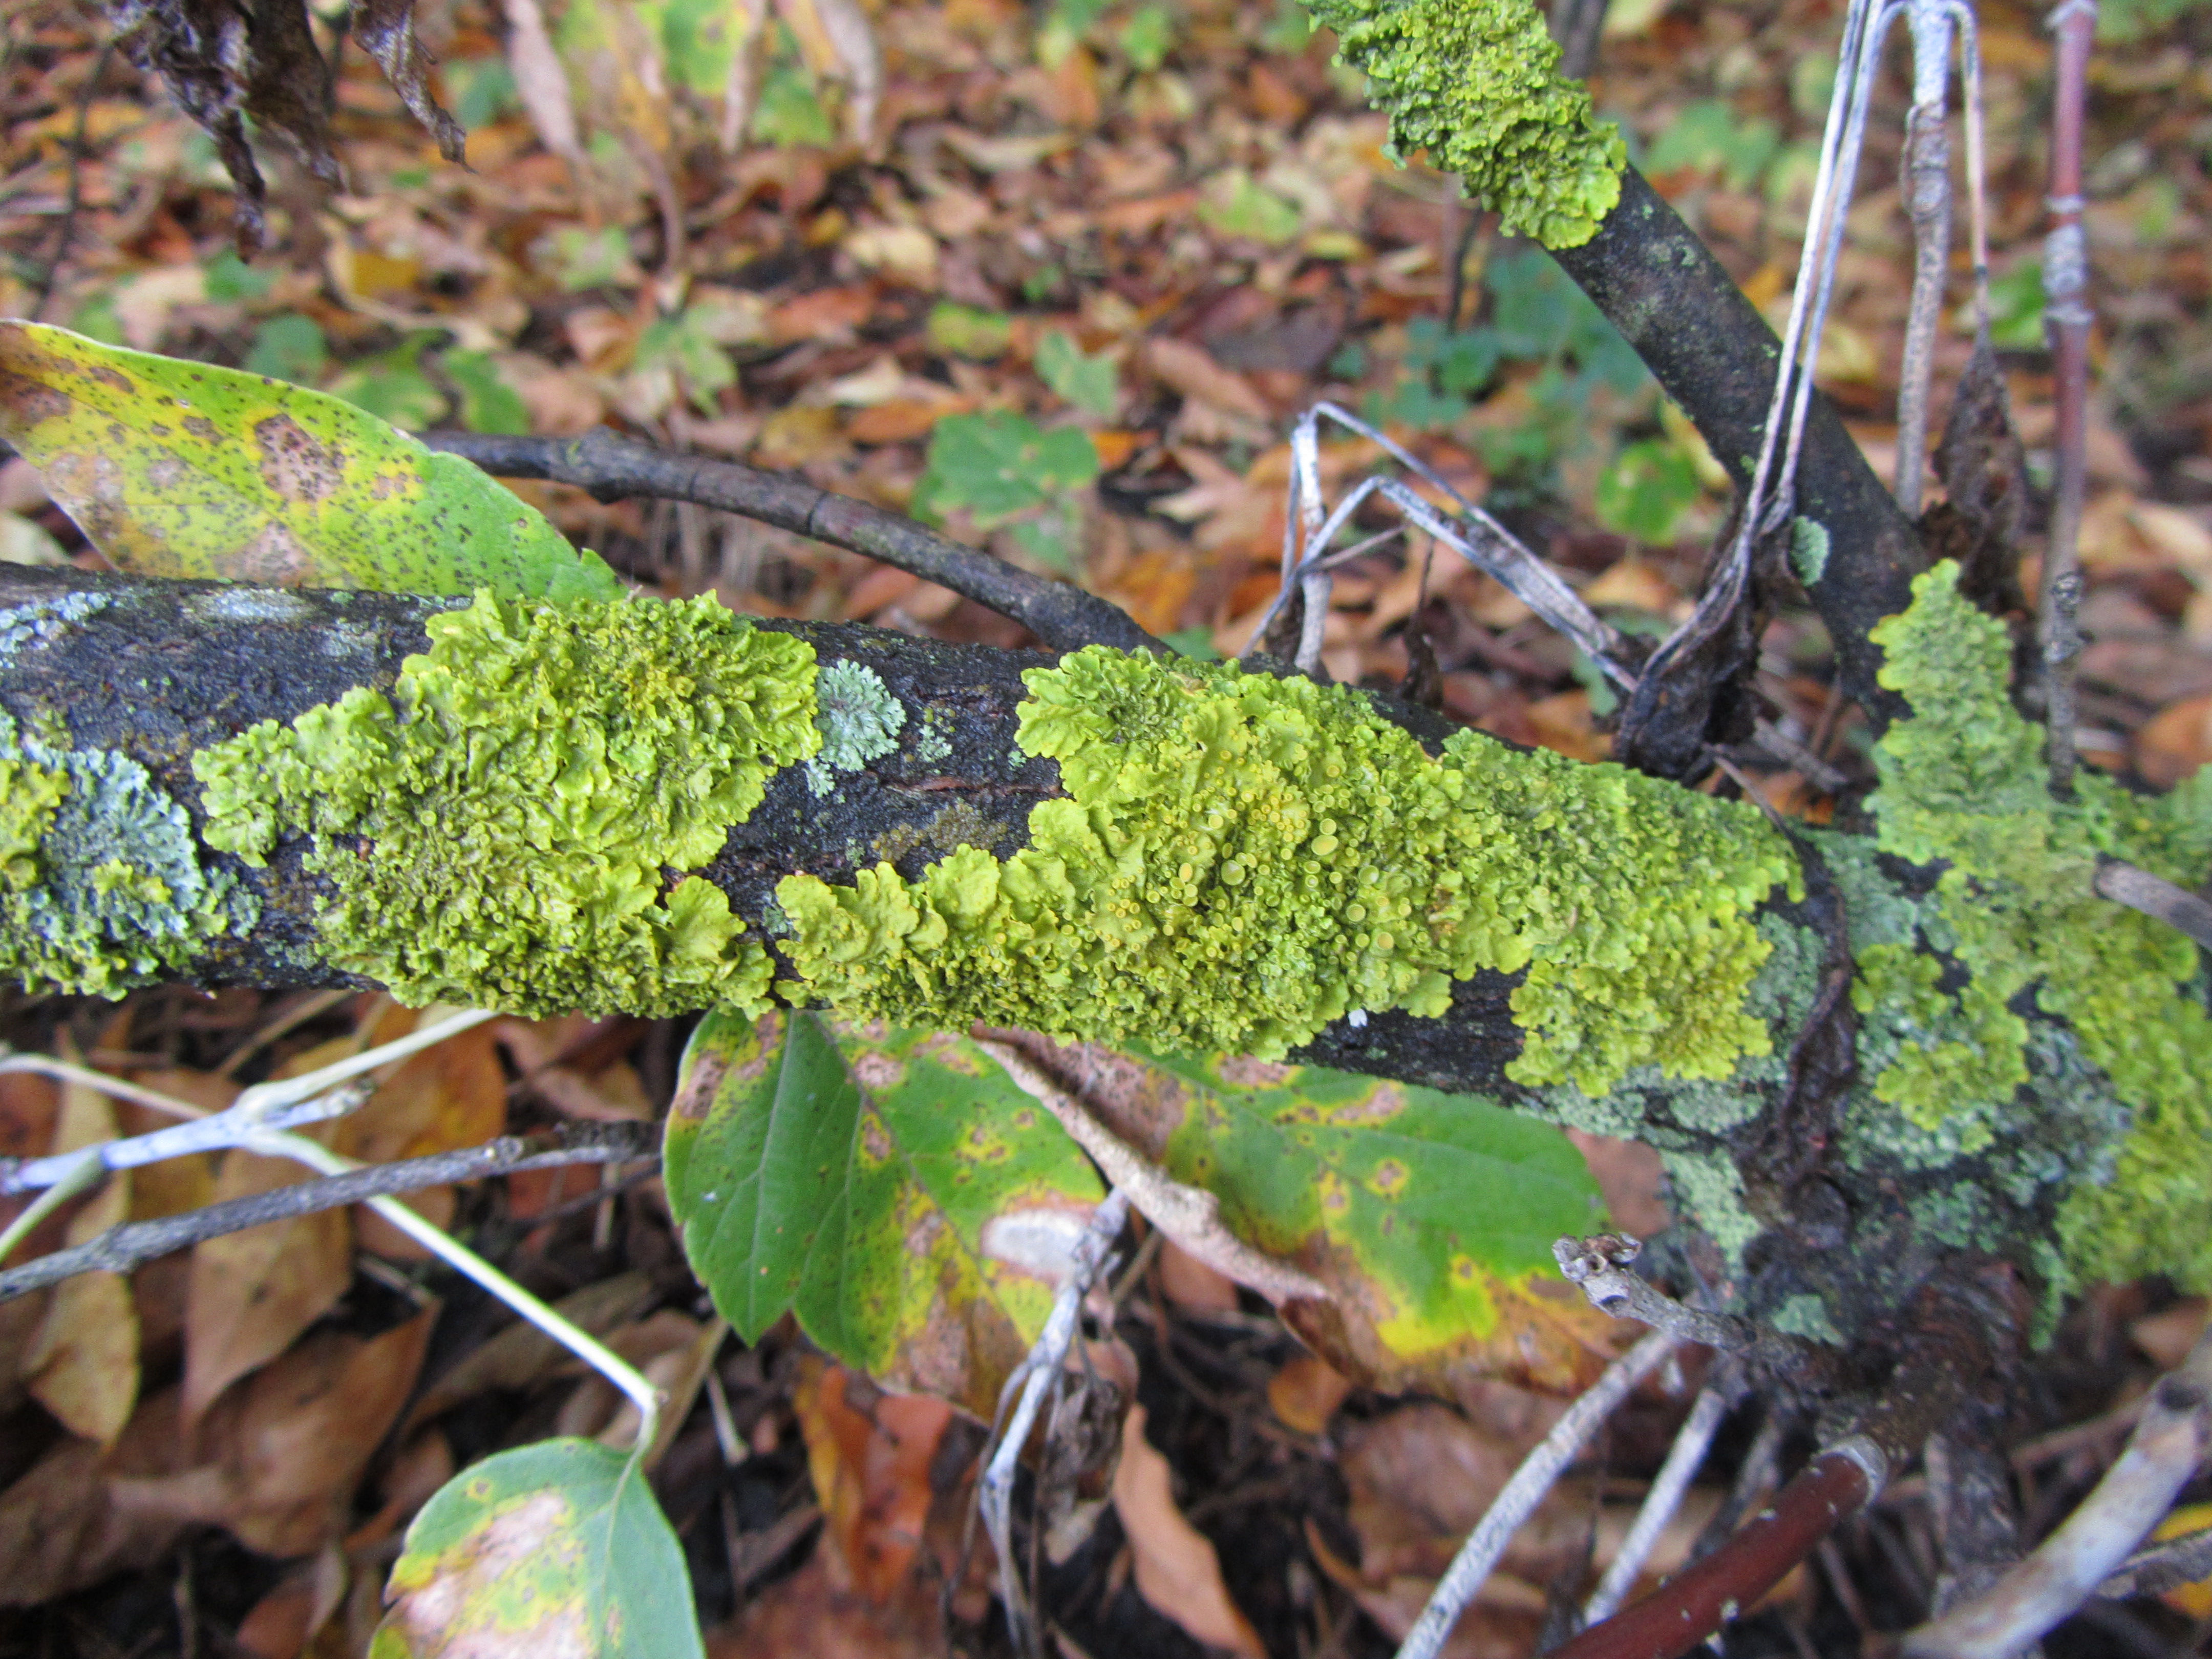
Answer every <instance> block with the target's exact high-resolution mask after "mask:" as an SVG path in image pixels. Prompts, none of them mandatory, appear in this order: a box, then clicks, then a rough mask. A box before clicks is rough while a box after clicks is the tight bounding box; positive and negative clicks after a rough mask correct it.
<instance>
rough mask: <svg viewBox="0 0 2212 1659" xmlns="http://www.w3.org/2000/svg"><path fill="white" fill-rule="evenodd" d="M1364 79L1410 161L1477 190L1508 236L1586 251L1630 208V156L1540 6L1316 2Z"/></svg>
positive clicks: (1310, 3)
mask: <svg viewBox="0 0 2212 1659" xmlns="http://www.w3.org/2000/svg"><path fill="white" fill-rule="evenodd" d="M1307 9H1308V10H1309V11H1310V12H1311V13H1312V14H1313V15H1314V17H1315V20H1316V21H1318V22H1321V23H1322V24H1325V25H1326V26H1327V27H1330V28H1332V29H1334V30H1335V31H1336V34H1337V41H1338V56H1339V57H1340V58H1341V59H1342V60H1343V61H1344V62H1346V63H1347V64H1351V65H1352V67H1353V68H1355V69H1358V70H1362V71H1364V73H1365V75H1366V76H1367V78H1368V82H1369V90H1368V96H1369V98H1370V100H1372V101H1373V102H1374V104H1375V105H1376V107H1377V108H1379V109H1382V110H1383V111H1385V112H1388V113H1389V117H1390V139H1391V143H1393V145H1395V147H1396V149H1398V150H1400V151H1401V153H1404V154H1407V155H1411V154H1413V152H1415V151H1417V150H1426V151H1427V152H1428V153H1429V160H1430V161H1431V164H1433V165H1434V166H1436V167H1441V168H1443V170H1444V171H1446V172H1448V173H1458V174H1459V175H1460V176H1461V177H1462V178H1463V179H1466V180H1467V184H1468V189H1469V190H1470V191H1473V192H1474V195H1475V196H1476V197H1478V198H1480V200H1481V202H1482V204H1483V205H1485V206H1486V207H1490V208H1495V209H1496V210H1498V215H1499V216H1500V218H1501V219H1502V221H1503V222H1504V228H1505V229H1507V230H1509V231H1511V232H1514V233H1516V234H1520V235H1523V236H1530V237H1534V239H1535V240H1537V241H1539V242H1541V243H1542V244H1543V245H1544V246H1546V247H1548V248H1566V247H1579V246H1581V245H1582V244H1583V243H1584V242H1587V241H1588V240H1589V239H1590V238H1591V237H1592V236H1594V235H1595V234H1596V233H1597V227H1598V222H1599V221H1601V220H1602V219H1603V218H1604V217H1605V216H1606V215H1607V214H1608V213H1610V212H1612V211H1613V207H1614V205H1615V204H1617V203H1619V201H1620V173H1621V169H1622V167H1625V166H1626V165H1627V150H1626V147H1625V146H1624V145H1623V143H1622V142H1621V137H1620V130H1619V129H1618V128H1617V127H1615V126H1614V125H1613V123H1612V122H1610V121H1601V120H1599V119H1597V118H1596V117H1595V115H1593V114H1592V113H1591V111H1590V100H1589V88H1586V87H1583V86H1582V85H1580V84H1579V83H1577V82H1571V81H1568V80H1565V79H1564V78H1563V77H1562V76H1560V74H1559V46H1557V45H1556V44H1555V43H1554V42H1553V39H1552V36H1551V32H1550V31H1549V29H1547V27H1545V23H1544V18H1543V15H1542V14H1541V12H1540V11H1538V10H1537V9H1536V8H1535V6H1534V4H1532V3H1531V0H1307Z"/></svg>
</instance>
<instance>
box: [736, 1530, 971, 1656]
mask: <svg viewBox="0 0 2212 1659" xmlns="http://www.w3.org/2000/svg"><path fill="white" fill-rule="evenodd" d="M946 1652H947V1649H946V1647H945V1635H944V1624H943V1620H941V1619H940V1618H939V1615H938V1611H937V1595H936V1592H935V1591H934V1590H933V1589H930V1588H929V1587H928V1586H927V1585H924V1584H922V1583H919V1582H917V1581H915V1580H914V1579H908V1580H905V1581H903V1582H902V1585H901V1587H900V1590H899V1594H898V1595H896V1597H895V1598H894V1599H893V1600H891V1601H889V1602H888V1603H884V1602H877V1601H870V1600H869V1599H868V1598H867V1597H866V1596H865V1595H860V1594H859V1593H858V1592H857V1591H854V1590H850V1589H839V1588H838V1587H837V1585H836V1583H835V1580H834V1577H833V1574H832V1571H831V1569H830V1565H829V1559H828V1556H827V1553H826V1552H823V1551H819V1550H817V1552H815V1553H814V1554H813V1556H812V1557H811V1558H810V1559H808V1561H807V1563H806V1565H805V1566H803V1567H801V1568H800V1569H799V1571H797V1572H795V1573H793V1574H792V1576H791V1577H788V1578H783V1579H779V1580H778V1581H777V1582H776V1583H773V1584H771V1585H769V1587H768V1588H767V1589H763V1590H762V1591H761V1592H760V1593H759V1594H758V1595H755V1596H753V1597H752V1598H751V1599H750V1601H747V1602H746V1604H745V1610H744V1613H743V1614H742V1615H741V1616H739V1617H738V1618H737V1619H736V1620H732V1622H731V1623H729V1624H727V1625H725V1626H721V1627H720V1629H718V1630H713V1631H709V1632H707V1656H708V1659H943V1656H945V1653H946Z"/></svg>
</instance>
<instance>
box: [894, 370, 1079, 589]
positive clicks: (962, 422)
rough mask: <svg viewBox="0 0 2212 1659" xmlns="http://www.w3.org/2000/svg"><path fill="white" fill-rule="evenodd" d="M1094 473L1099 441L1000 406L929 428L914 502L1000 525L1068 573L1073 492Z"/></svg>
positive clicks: (1075, 524)
mask: <svg viewBox="0 0 2212 1659" xmlns="http://www.w3.org/2000/svg"><path fill="white" fill-rule="evenodd" d="M1097 476H1098V450H1097V446H1096V445H1094V444H1093V443H1092V442H1091V438H1090V435H1088V434H1087V433H1085V432H1082V431H1080V430H1078V429H1077V428H1073V427H1060V428H1054V429H1053V430H1050V431H1047V430H1044V429H1043V428H1040V427H1038V426H1037V424H1036V422H1033V421H1031V420H1030V419H1029V418H1028V417H1027V416H1021V415H1015V414H1012V413H1009V412H1006V411H1003V410H1001V411H994V412H992V413H987V414H981V415H955V416H951V417H949V418H948V419H945V420H942V421H939V422H938V423H937V429H936V431H935V432H933V433H932V434H931V435H930V441H929V463H928V467H927V471H924V472H923V474H922V477H921V483H919V484H917V485H916V486H915V493H914V503H913V505H914V509H915V512H916V513H921V514H922V515H924V516H926V517H930V518H934V519H937V520H939V521H940V522H942V521H943V520H944V519H945V516H946V515H948V514H950V513H966V514H967V516H968V519H969V522H970V523H971V524H973V525H974V526H975V528H976V529H978V530H996V529H999V528H1000V527H1005V528H1006V529H1007V530H1008V531H1009V532H1011V533H1012V536H1013V538H1014V540H1015V542H1016V543H1017V544H1018V545H1019V546H1020V547H1021V548H1022V549H1023V550H1024V551H1025V552H1027V553H1028V554H1029V555H1030V556H1031V557H1032V558H1034V559H1036V561H1037V562H1039V563H1041V564H1042V565H1044V566H1046V567H1047V568H1050V569H1053V570H1057V571H1060V572H1063V573H1068V572H1073V569H1074V568H1075V560H1076V551H1077V545H1076V544H1077V537H1078V532H1079V529H1080V526H1081V522H1082V519H1081V508H1080V504H1079V501H1078V500H1077V499H1076V492H1077V491H1079V490H1080V489H1083V488H1084V487H1085V485H1087V484H1088V483H1091V480H1092V479H1094V478H1096V477H1097Z"/></svg>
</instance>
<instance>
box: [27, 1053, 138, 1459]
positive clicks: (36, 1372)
mask: <svg viewBox="0 0 2212 1659" xmlns="http://www.w3.org/2000/svg"><path fill="white" fill-rule="evenodd" d="M115 1133H116V1124H115V1109H114V1106H113V1104H112V1103H111V1102H110V1100H109V1098H108V1097H107V1096H106V1095H104V1094H101V1093H100V1091H98V1090H96V1089H94V1088H90V1087H88V1086H87V1085H83V1084H79V1083H70V1084H66V1085H64V1086H63V1089H62V1092H61V1111H60V1114H59V1115H58V1117H57V1118H56V1120H55V1122H54V1138H53V1151H54V1152H76V1151H79V1150H80V1149H82V1148H83V1147H87V1146H96V1145H97V1144H99V1143H100V1142H101V1141H103V1140H112V1139H114V1137H115ZM130 1215H131V1176H130V1174H129V1173H128V1172H127V1171H123V1170H117V1171H114V1172H112V1173H111V1174H110V1175H108V1176H107V1177H106V1180H105V1181H103V1182H102V1183H101V1184H100V1189H99V1190H98V1191H97V1192H95V1193H94V1194H93V1196H92V1197H91V1198H90V1199H89V1200H88V1201H87V1202H86V1203H84V1204H83V1205H82V1206H81V1207H80V1208H79V1209H78V1210H77V1212H76V1214H75V1215H74V1216H72V1217H70V1225H69V1231H68V1233H67V1239H68V1242H69V1243H70V1244H83V1243H89V1242H90V1241H91V1240H93V1239H94V1238H96V1237H99V1236H100V1234H101V1233H104V1232H106V1231H107V1230H108V1229H109V1228H110V1227H112V1226H116V1225H119V1224H120V1223H122V1222H124V1221H126V1220H128V1219H129V1218H130ZM21 1376H22V1381H23V1386H24V1387H25V1388H26V1389H27V1390H28V1391H29V1392H30V1394H31V1395H32V1397H33V1399H35V1400H37V1401H38V1402H39V1403H40V1405H42V1406H44V1407H46V1409H47V1410H48V1411H50V1412H52V1413H53V1414H54V1415H55V1416H56V1417H57V1418H58V1419H61V1422H62V1425H63V1426H64V1427H65V1428H67V1429H68V1430H69V1431H70V1433H72V1434H76V1435H82V1437H84V1438H85V1439H87V1440H90V1441H94V1442H95V1443H98V1444H100V1445H101V1446H103V1447H105V1446H109V1445H112V1444H113V1443H114V1441H115V1437H117V1436H118V1435H119V1434H121V1433H122V1432H123V1425H125V1423H127V1422H129V1421H130V1420H131V1407H132V1406H133V1405H134V1404H135V1403H136V1402H137V1398H138V1310H137V1307H136V1306H135V1305H134V1304H132V1302H131V1285H130V1281H129V1280H128V1279H125V1277H124V1276H123V1275H122V1274H120V1273H79V1274H78V1275H77V1276H76V1278H74V1279H64V1280H63V1281H62V1282H61V1283H60V1284H58V1285H56V1286H54V1290H53V1294H52V1297H50V1298H49V1299H48V1301H47V1303H46V1318H45V1319H44V1320H43V1321H42V1322H40V1326H39V1330H38V1334H37V1335H35V1336H34V1337H33V1338H32V1339H31V1345H30V1351H29V1352H27V1353H26V1354H25V1355H24V1356H23V1358H22V1364H21Z"/></svg>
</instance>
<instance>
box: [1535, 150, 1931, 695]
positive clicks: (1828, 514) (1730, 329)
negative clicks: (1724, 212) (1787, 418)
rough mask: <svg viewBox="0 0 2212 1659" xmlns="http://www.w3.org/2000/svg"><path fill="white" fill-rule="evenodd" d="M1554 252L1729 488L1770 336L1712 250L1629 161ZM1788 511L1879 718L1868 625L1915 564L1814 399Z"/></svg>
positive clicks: (1909, 539)
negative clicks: (1798, 524)
mask: <svg viewBox="0 0 2212 1659" xmlns="http://www.w3.org/2000/svg"><path fill="white" fill-rule="evenodd" d="M1553 258H1555V259H1557V260H1558V261H1559V264H1560V266H1561V268H1562V269H1564V270H1565V271H1566V273H1567V275H1569V276H1571V277H1573V278H1574V279H1575V281H1576V282H1577V283H1579V284H1580V285H1581V287H1582V289H1583V292H1584V293H1586V294H1588V295H1589V296H1590V298H1591V299H1592V300H1593V301H1595V302H1596V304H1597V307H1598V309H1599V310H1601V311H1602V312H1603V313H1605V314H1606V316H1607V318H1609V319H1611V320H1612V322H1613V326H1614V327H1616V328H1618V329H1619V330H1620V331H1621V333H1622V334H1623V335H1625V336H1626V337H1627V340H1628V343H1629V344H1631V345H1632V346H1634V347H1635V348H1636V350H1637V355H1638V356H1641V357H1642V358H1643V359H1644V362H1645V363H1646V364H1648V365H1649V366H1650V369H1651V372H1652V373H1653V374H1655V375H1656V376H1657V377H1658V380H1659V384H1660V385H1661V386H1662V387H1664V388H1665V390H1666V392H1667V395H1668V396H1669V397H1670V398H1674V401H1675V402H1676V403H1678V404H1680V405H1681V406H1682V410H1683V412H1684V413H1685V414H1686V415H1687V416H1689V417H1690V419H1691V420H1692V422H1695V424H1696V426H1697V428H1698V430H1699V432H1701V433H1703V434H1704V435H1705V441H1706V442H1707V443H1708V444H1710V445H1711V447H1712V452H1713V455H1714V458H1715V459H1717V460H1718V461H1719V462H1720V464H1721V465H1723V466H1724V467H1726V468H1727V469H1728V471H1729V477H1732V478H1734V479H1735V483H1736V487H1737V488H1738V489H1741V488H1742V487H1743V486H1744V484H1745V483H1747V482H1748V481H1749V479H1750V477H1751V471H1752V468H1753V465H1754V464H1755V462H1756V460H1757V458H1758V455H1759V438H1760V426H1761V423H1762V422H1763V421H1764V419H1765V410H1766V406H1767V399H1768V398H1769V396H1770V395H1771V393H1772V392H1773V390H1774V368H1775V363H1776V362H1777V361H1778V357H1779V356H1780V352H1781V346H1780V343H1779V342H1778V341H1777V340H1776V339H1775V337H1774V331H1772V330H1771V329H1770V328H1769V327H1767V325H1766V321H1765V319H1764V318H1762V317H1761V316H1760V315H1759V313H1758V311H1757V310H1755V309H1754V308H1753V306H1752V303H1751V301H1748V300H1747V299H1746V298H1744V296H1743V292H1742V290H1741V289H1738V288H1737V287H1736V285H1735V283H1734V281H1732V280H1731V279H1730V277H1729V274H1728V272H1727V271H1726V270H1723V268H1722V266H1721V263H1720V261H1719V260H1717V259H1716V258H1714V257H1713V255H1712V252H1711V249H1709V248H1707V247H1706V246H1705V243H1704V242H1702V241H1700V240H1699V239H1698V236H1697V234H1696V233H1695V232H1693V231H1692V230H1691V228H1689V227H1688V226H1687V225H1686V224H1684V223H1683V222H1682V221H1681V219H1680V216H1678V215H1677V214H1676V213H1675V211H1674V209H1673V208H1671V207H1669V206H1668V204H1667V203H1666V200H1665V199H1664V198H1663V197H1661V196H1660V194H1659V193H1658V192H1657V191H1655V190H1653V189H1652V188H1651V186H1650V184H1649V183H1648V182H1647V181H1646V180H1645V179H1644V176H1643V175H1642V174H1641V173H1638V172H1637V171H1636V170H1635V169H1634V168H1633V167H1631V168H1630V169H1628V171H1627V172H1626V173H1625V174H1623V176H1622V178H1621V181H1620V205H1619V206H1618V207H1616V208H1615V209H1614V210H1613V211H1612V213H1610V214H1609V215H1607V217H1606V220H1605V222H1604V223H1603V224H1601V225H1600V226H1599V227H1598V232H1597V234H1596V235H1595V236H1593V237H1592V238H1591V239H1590V240H1589V241H1587V242H1585V243H1583V246H1580V247H1576V248H1567V249H1565V250H1564V251H1559V252H1554V253H1553ZM1797 511H1798V513H1799V514H1800V515H1801V516H1802V517H1805V518H1808V519H1812V520H1816V521H1817V522H1819V523H1820V525H1821V526H1824V527H1825V528H1826V530H1827V532H1828V562H1827V565H1826V568H1825V569H1824V570H1823V572H1822V573H1821V575H1820V580H1818V581H1816V582H1814V584H1813V585H1812V587H1811V589H1810V593H1811V597H1812V600H1813V604H1814V608H1815V609H1817V610H1818V611H1820V619H1821V620H1822V621H1823V622H1825V623H1827V625H1828V631H1829V633H1830V634H1831V635H1833V637H1834V639H1835V642H1836V656H1837V661H1838V668H1839V671H1840V672H1841V675H1842V679H1843V687H1844V691H1845V692H1847V693H1848V694H1849V695H1850V696H1852V697H1854V698H1856V699H1857V701H1858V702H1859V703H1860V705H1861V706H1862V707H1863V708H1865V709H1866V710H1867V712H1868V714H1869V715H1870V716H1871V717H1872V718H1873V720H1874V721H1875V725H1876V726H1882V725H1886V724H1887V722H1888V721H1889V720H1891V719H1893V718H1894V717H1895V716H1896V715H1897V714H1899V713H1900V712H1901V707H1900V705H1899V702H1898V701H1897V699H1896V696H1895V694H1893V693H1892V692H1888V691H1885V690H1882V689H1881V687H1880V686H1879V685H1877V684H1875V670H1876V669H1878V668H1879V667H1881V653H1880V652H1879V651H1877V650H1876V649H1875V647H1873V646H1871V645H1869V643H1868V642H1867V633H1868V630H1869V629H1871V628H1872V627H1873V626H1874V625H1875V623H1878V622H1880V621H1881V619H1882V618H1883V617H1887V616H1892V615H1894V614H1895V613H1896V612H1898V611H1903V610H1904V609H1905V607H1906V606H1907V605H1911V602H1912V594H1911V580H1912V578H1913V577H1914V576H1915V575H1917V574H1918V573H1919V571H1920V570H1921V568H1923V557H1922V555H1921V552H1920V546H1919V538H1918V536H1917V533H1916V532H1915V531H1914V529H1913V527H1912V524H1911V520H1908V519H1907V518H1905V515H1904V513H1901V512H1900V511H1899V509H1898V506H1897V503H1896V501H1894V500H1893V499H1892V498H1891V495H1890V493H1889V491H1888V490H1887V489H1884V488H1883V486H1882V483H1881V479H1880V478H1878V477H1875V473H1874V470H1873V469H1872V468H1871V467H1869V465H1867V463H1866V458H1865V457H1864V456H1863V455H1862V454H1861V453H1859V447H1858V445H1857V443H1856V442H1854V441H1852V438H1851V435H1850V433H1848V432H1846V431H1845V430H1844V423H1843V421H1842V419H1841V418H1840V417H1839V416H1838V415H1837V414H1836V411H1835V409H1834V407H1833V406H1832V404H1829V402H1828V401H1827V399H1826V398H1814V400H1813V410H1812V414H1811V417H1810V418H1809V420H1808V422H1807V424H1806V429H1805V451H1804V457H1803V459H1802V463H1801V465H1800V468H1799V471H1798V474H1797Z"/></svg>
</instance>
